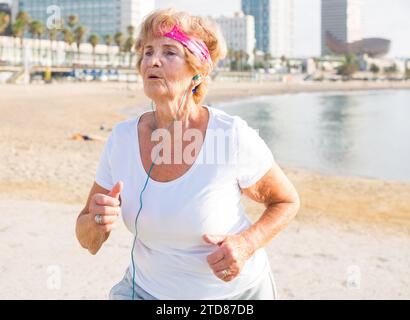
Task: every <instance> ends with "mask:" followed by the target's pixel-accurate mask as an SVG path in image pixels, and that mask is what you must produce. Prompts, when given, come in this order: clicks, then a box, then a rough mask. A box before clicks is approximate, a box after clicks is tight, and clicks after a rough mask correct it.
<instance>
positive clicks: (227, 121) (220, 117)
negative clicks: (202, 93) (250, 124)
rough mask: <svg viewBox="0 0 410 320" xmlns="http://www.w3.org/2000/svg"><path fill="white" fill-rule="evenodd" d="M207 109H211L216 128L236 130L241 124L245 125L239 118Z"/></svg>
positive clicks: (221, 111) (214, 109) (220, 110)
mask: <svg viewBox="0 0 410 320" xmlns="http://www.w3.org/2000/svg"><path fill="white" fill-rule="evenodd" d="M208 108H210V109H211V112H212V115H213V118H214V121H215V123H216V127H217V128H226V129H237V128H238V127H241V126H242V125H243V124H246V121H245V120H243V119H242V118H241V117H240V116H236V115H231V114H229V113H227V112H225V111H224V110H222V109H218V108H214V107H208Z"/></svg>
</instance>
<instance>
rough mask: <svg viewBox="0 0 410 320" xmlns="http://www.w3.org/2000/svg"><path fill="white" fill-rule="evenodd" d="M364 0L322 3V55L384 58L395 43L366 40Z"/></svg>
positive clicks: (323, 0)
mask: <svg viewBox="0 0 410 320" xmlns="http://www.w3.org/2000/svg"><path fill="white" fill-rule="evenodd" d="M362 7H363V0H322V55H323V56H325V55H329V54H337V55H343V54H347V53H353V54H356V55H368V56H370V57H381V56H384V55H386V54H387V53H388V52H389V49H390V45H391V41H390V40H388V39H382V38H366V39H363V28H362V25H363V19H362Z"/></svg>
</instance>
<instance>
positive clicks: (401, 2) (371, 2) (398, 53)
mask: <svg viewBox="0 0 410 320" xmlns="http://www.w3.org/2000/svg"><path fill="white" fill-rule="evenodd" d="M294 1H295V43H294V47H295V54H296V55H299V56H312V55H318V54H319V53H320V0H294ZM156 6H157V8H162V7H170V6H174V7H175V8H177V9H180V10H187V11H189V12H192V13H194V14H200V15H211V16H218V15H221V14H224V15H226V16H229V15H232V14H233V13H234V12H235V11H237V10H239V9H240V0H223V1H219V0H195V1H192V0H172V1H170V0H156ZM363 23H364V36H365V37H383V38H387V39H390V40H392V47H391V51H390V54H389V56H395V57H403V56H407V57H410V40H409V39H410V0H364V8H363Z"/></svg>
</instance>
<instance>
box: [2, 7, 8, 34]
mask: <svg viewBox="0 0 410 320" xmlns="http://www.w3.org/2000/svg"><path fill="white" fill-rule="evenodd" d="M9 24H10V16H9V15H8V14H7V13H5V12H0V35H2V34H3V33H4V32H5V31H6V29H7V27H8V26H9Z"/></svg>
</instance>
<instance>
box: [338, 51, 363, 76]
mask: <svg viewBox="0 0 410 320" xmlns="http://www.w3.org/2000/svg"><path fill="white" fill-rule="evenodd" d="M358 70H359V62H358V60H357V57H356V55H354V54H353V53H348V54H345V55H344V56H343V61H342V65H341V66H340V67H339V68H338V70H337V73H338V74H340V75H342V76H343V77H346V78H347V79H351V77H352V75H353V74H355V73H356V72H357V71H358Z"/></svg>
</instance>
